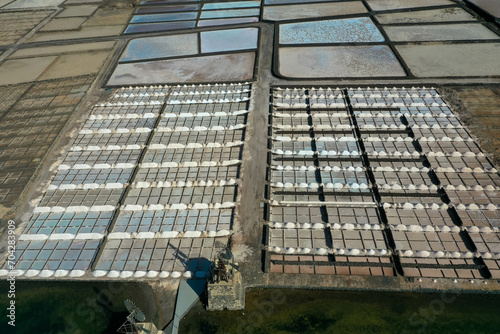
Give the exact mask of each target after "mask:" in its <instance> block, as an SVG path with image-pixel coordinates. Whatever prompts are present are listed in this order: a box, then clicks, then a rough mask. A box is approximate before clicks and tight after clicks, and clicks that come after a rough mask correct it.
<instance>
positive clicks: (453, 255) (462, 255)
mask: <svg viewBox="0 0 500 334" xmlns="http://www.w3.org/2000/svg"><path fill="white" fill-rule="evenodd" d="M398 255H399V256H401V257H421V258H448V259H472V258H474V257H483V258H486V259H500V253H489V252H476V253H473V252H443V251H435V252H431V251H425V250H424V251H412V250H399V251H398Z"/></svg>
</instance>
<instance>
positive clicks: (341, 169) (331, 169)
mask: <svg viewBox="0 0 500 334" xmlns="http://www.w3.org/2000/svg"><path fill="white" fill-rule="evenodd" d="M271 168H272V169H274V170H284V171H293V170H295V171H301V172H305V171H309V172H313V171H316V170H320V171H325V172H353V173H354V172H358V173H361V172H364V171H365V170H366V169H365V168H364V167H359V166H358V167H354V166H349V167H338V166H325V167H316V166H290V165H274V166H271Z"/></svg>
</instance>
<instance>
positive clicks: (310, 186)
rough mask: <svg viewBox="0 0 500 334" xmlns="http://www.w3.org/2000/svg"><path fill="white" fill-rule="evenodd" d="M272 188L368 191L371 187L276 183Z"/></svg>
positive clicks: (353, 184)
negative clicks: (322, 188) (321, 187)
mask: <svg viewBox="0 0 500 334" xmlns="http://www.w3.org/2000/svg"><path fill="white" fill-rule="evenodd" d="M271 186H272V187H274V188H285V189H291V188H294V189H300V188H302V189H305V188H307V189H318V188H319V187H320V186H323V187H325V188H327V189H337V190H339V189H368V188H369V186H368V185H367V184H366V183H355V182H351V183H349V184H342V183H338V182H337V183H325V184H323V183H321V184H320V183H315V182H313V183H291V182H285V183H283V182H274V183H272V184H271Z"/></svg>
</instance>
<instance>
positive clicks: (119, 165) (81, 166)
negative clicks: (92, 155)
mask: <svg viewBox="0 0 500 334" xmlns="http://www.w3.org/2000/svg"><path fill="white" fill-rule="evenodd" d="M135 166H136V165H135V164H132V163H127V162H121V163H116V164H111V165H110V164H95V165H89V164H75V165H66V164H61V165H59V167H58V169H59V170H68V169H115V168H116V169H127V168H134V167H135Z"/></svg>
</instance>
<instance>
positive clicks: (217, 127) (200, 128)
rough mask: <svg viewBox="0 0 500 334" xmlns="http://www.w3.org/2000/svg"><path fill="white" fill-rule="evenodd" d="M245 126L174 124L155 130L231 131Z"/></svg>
mask: <svg viewBox="0 0 500 334" xmlns="http://www.w3.org/2000/svg"><path fill="white" fill-rule="evenodd" d="M244 128H246V124H236V125H230V126H220V125H214V126H211V127H207V126H200V125H197V126H194V127H192V128H189V127H187V126H176V127H174V128H170V127H167V126H160V127H158V128H156V131H157V132H189V131H193V132H203V131H233V130H240V129H244Z"/></svg>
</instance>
